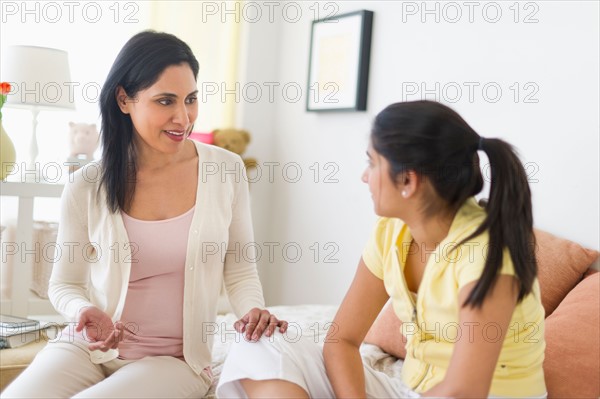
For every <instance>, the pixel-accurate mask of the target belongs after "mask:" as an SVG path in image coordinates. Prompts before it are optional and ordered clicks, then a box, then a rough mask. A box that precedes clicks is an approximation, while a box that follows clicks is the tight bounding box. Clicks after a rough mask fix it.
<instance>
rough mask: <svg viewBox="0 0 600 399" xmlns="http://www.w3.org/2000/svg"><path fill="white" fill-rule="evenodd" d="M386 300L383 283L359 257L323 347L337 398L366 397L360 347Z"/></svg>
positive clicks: (328, 372)
mask: <svg viewBox="0 0 600 399" xmlns="http://www.w3.org/2000/svg"><path fill="white" fill-rule="evenodd" d="M388 298H389V297H388V295H387V293H386V291H385V287H384V285H383V281H382V280H381V279H379V278H378V277H376V276H375V275H374V274H373V273H371V271H369V269H368V268H367V266H366V265H365V263H364V261H363V259H362V258H361V260H360V262H359V264H358V270H357V271H356V275H355V276H354V281H353V282H352V285H351V286H350V289H349V290H348V292H347V293H346V297H345V298H344V301H343V302H342V304H341V305H340V308H339V310H338V312H337V314H336V316H335V319H334V321H333V325H332V327H331V328H330V329H329V331H328V333H327V339H326V340H325V346H324V348H323V356H324V358H325V368H326V370H327V376H328V377H329V380H330V382H331V385H332V387H333V391H334V392H335V396H336V397H337V398H364V397H366V392H365V376H364V371H363V364H362V359H361V357H360V352H359V347H360V344H361V343H362V341H363V339H364V337H365V335H366V334H367V331H368V330H369V328H370V327H371V325H372V324H373V321H375V318H376V317H377V315H378V314H379V312H380V311H381V308H382V307H383V305H385V303H386V301H387V300H388Z"/></svg>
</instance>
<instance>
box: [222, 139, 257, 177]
mask: <svg viewBox="0 0 600 399" xmlns="http://www.w3.org/2000/svg"><path fill="white" fill-rule="evenodd" d="M213 140H214V145H216V146H218V147H222V148H225V149H226V150H229V151H231V152H234V153H236V154H238V155H240V156H241V155H242V154H243V153H244V151H246V147H247V146H248V143H250V133H248V132H247V131H245V130H238V129H217V130H215V131H214V132H213ZM242 159H243V160H244V165H245V166H246V169H250V168H255V167H256V159H254V158H242Z"/></svg>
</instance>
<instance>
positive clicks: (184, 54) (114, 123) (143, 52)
mask: <svg viewBox="0 0 600 399" xmlns="http://www.w3.org/2000/svg"><path fill="white" fill-rule="evenodd" d="M184 63H187V64H188V65H189V66H190V68H191V69H192V72H193V73H194V78H196V77H197V76H198V70H199V69H200V66H199V64H198V61H197V60H196V57H194V54H193V53H192V50H191V49H190V47H189V46H188V45H187V44H185V43H184V42H183V41H182V40H180V39H178V38H177V37H175V36H173V35H171V34H168V33H161V32H155V31H151V30H148V31H143V32H140V33H138V34H136V35H135V36H133V37H132V38H131V39H129V41H127V43H125V45H124V46H123V48H122V49H121V51H120V52H119V54H118V55H117V58H116V60H115V62H114V64H113V66H112V68H111V69H110V72H109V73H108V77H107V78H106V82H105V83H104V86H103V87H102V91H101V92H100V114H101V116H102V127H101V130H100V133H101V139H102V162H101V167H100V188H102V187H104V188H105V190H106V201H107V205H108V208H109V209H110V211H111V212H113V213H115V212H117V210H119V209H121V210H126V209H128V207H129V205H130V203H131V199H132V198H133V193H134V189H135V176H136V170H137V169H136V162H135V148H134V145H133V124H132V122H131V117H130V116H129V115H126V114H124V113H122V112H121V109H120V108H119V105H118V103H117V98H116V94H117V89H118V87H123V89H124V90H125V93H126V94H127V96H128V97H131V98H133V97H135V96H136V95H137V93H138V92H139V91H140V90H144V89H147V88H148V87H150V86H152V85H153V84H154V83H155V82H156V81H157V80H158V79H159V77H160V75H161V74H162V72H163V71H164V70H165V69H166V68H167V67H169V66H172V65H180V64H184ZM99 191H100V189H99Z"/></svg>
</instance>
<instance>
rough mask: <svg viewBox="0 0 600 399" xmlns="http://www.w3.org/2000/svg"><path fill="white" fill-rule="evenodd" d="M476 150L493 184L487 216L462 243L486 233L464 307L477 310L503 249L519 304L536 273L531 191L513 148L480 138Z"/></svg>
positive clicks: (528, 289) (527, 292)
mask: <svg viewBox="0 0 600 399" xmlns="http://www.w3.org/2000/svg"><path fill="white" fill-rule="evenodd" d="M478 147H479V149H481V150H482V151H484V152H485V153H486V154H487V156H488V159H489V161H490V167H491V172H492V181H491V186H490V198H489V201H488V203H487V205H486V208H485V209H486V211H487V216H486V218H485V220H484V221H483V223H482V224H481V225H480V226H479V227H478V228H477V230H475V232H473V234H471V235H470V236H469V237H467V238H466V239H464V240H463V241H462V242H461V244H462V243H464V242H465V241H468V240H469V239H471V238H473V237H476V236H478V235H480V234H481V233H483V232H484V231H486V230H487V231H488V234H489V245H488V253H487V258H486V261H485V266H484V269H483V273H482V274H481V278H480V279H479V280H478V281H477V284H476V285H475V287H474V288H473V290H472V291H471V293H470V294H469V296H468V298H467V299H466V301H465V303H464V304H463V306H467V305H471V306H473V307H480V306H481V305H482V304H483V301H484V299H485V297H486V295H487V294H488V292H489V291H490V289H491V288H492V287H493V285H494V283H495V282H496V278H497V277H498V273H499V271H500V269H501V268H502V258H503V250H504V248H507V249H508V252H509V253H510V257H511V260H512V263H513V266H514V270H515V275H516V277H517V279H518V281H519V296H518V301H519V302H520V301H521V300H522V299H523V298H524V297H525V296H526V295H527V294H529V293H530V292H531V289H532V286H533V282H534V280H535V277H536V274H537V262H536V259H535V254H534V248H535V236H534V234H533V212H532V209H531V191H530V189H529V184H528V183H527V175H526V173H525V170H524V168H523V166H522V165H521V162H520V161H519V158H518V157H517V155H516V154H515V151H514V149H513V148H512V146H511V145H510V144H508V143H506V142H505V141H503V140H500V139H485V138H480V140H479V142H478Z"/></svg>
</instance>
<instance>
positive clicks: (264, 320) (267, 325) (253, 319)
mask: <svg viewBox="0 0 600 399" xmlns="http://www.w3.org/2000/svg"><path fill="white" fill-rule="evenodd" d="M233 327H234V328H235V330H236V331H237V332H239V333H245V334H246V339H247V340H248V341H258V339H259V338H260V337H261V336H262V334H263V332H264V333H265V336H267V337H270V336H271V335H273V333H274V332H275V327H279V332H282V333H284V332H286V331H287V327H288V323H287V321H284V320H279V319H277V317H275V315H273V314H271V313H270V312H269V311H268V310H266V309H262V310H261V309H259V308H254V309H252V310H250V311H249V312H248V313H246V315H245V316H244V317H242V318H241V319H239V320H238V321H236V322H235V324H234V325H233Z"/></svg>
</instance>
